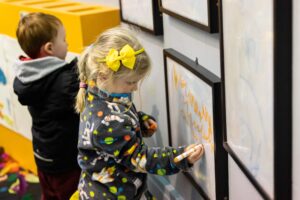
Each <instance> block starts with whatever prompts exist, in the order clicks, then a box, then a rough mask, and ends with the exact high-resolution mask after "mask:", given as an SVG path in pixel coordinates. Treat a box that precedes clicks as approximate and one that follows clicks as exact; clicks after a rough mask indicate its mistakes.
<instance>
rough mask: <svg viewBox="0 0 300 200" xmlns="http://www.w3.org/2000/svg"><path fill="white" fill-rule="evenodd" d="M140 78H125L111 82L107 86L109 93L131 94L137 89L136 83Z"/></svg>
mask: <svg viewBox="0 0 300 200" xmlns="http://www.w3.org/2000/svg"><path fill="white" fill-rule="evenodd" d="M142 78H143V77H142V76H125V77H122V78H119V79H117V80H114V81H112V82H111V83H110V84H108V85H107V87H106V90H107V91H108V92H109V93H132V92H134V91H136V90H137V89H138V83H139V81H140V80H141V79H142Z"/></svg>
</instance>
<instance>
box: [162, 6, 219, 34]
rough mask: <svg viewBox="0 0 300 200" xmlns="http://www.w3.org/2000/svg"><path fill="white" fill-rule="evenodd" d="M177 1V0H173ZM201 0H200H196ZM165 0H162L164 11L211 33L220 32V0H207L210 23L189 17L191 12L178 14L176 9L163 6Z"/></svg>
mask: <svg viewBox="0 0 300 200" xmlns="http://www.w3.org/2000/svg"><path fill="white" fill-rule="evenodd" d="M173 1H176V0H173ZM194 1H199V0H194ZM162 2H163V0H160V4H161V10H162V12H163V13H165V14H168V15H170V16H172V17H175V18H177V19H179V20H181V21H183V22H186V23H188V24H190V25H192V26H195V27H197V28H200V29H201V30H203V31H206V32H209V33H218V32H219V25H218V0H207V17H208V25H206V24H203V23H200V22H197V21H195V20H192V19H190V18H189V16H188V15H189V14H191V13H187V14H186V15H182V14H178V13H176V12H175V11H172V10H171V9H170V8H166V7H164V6H163V3H162Z"/></svg>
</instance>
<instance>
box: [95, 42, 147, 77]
mask: <svg viewBox="0 0 300 200" xmlns="http://www.w3.org/2000/svg"><path fill="white" fill-rule="evenodd" d="M142 52H144V48H142V49H140V50H138V51H134V50H133V48H132V47H131V46H130V45H129V44H126V45H125V46H124V47H123V48H122V49H121V50H120V55H119V52H118V51H117V50H115V49H111V50H110V51H109V52H108V54H107V56H106V57H105V59H102V60H100V61H99V62H105V63H106V65H107V66H108V67H109V68H110V69H111V70H113V71H115V72H116V71H118V70H119V68H120V66H121V62H122V64H123V65H124V66H125V67H127V68H129V69H133V67H134V64H135V60H136V58H135V55H137V54H140V53H142Z"/></svg>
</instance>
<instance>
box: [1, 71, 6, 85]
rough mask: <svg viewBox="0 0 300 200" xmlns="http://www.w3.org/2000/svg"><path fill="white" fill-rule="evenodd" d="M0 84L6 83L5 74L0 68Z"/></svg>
mask: <svg viewBox="0 0 300 200" xmlns="http://www.w3.org/2000/svg"><path fill="white" fill-rule="evenodd" d="M0 83H2V84H3V85H6V83H7V81H6V77H5V74H4V72H3V71H2V69H1V68H0Z"/></svg>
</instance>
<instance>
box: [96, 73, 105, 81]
mask: <svg viewBox="0 0 300 200" xmlns="http://www.w3.org/2000/svg"><path fill="white" fill-rule="evenodd" d="M106 80H107V76H106V75H105V74H104V73H102V72H100V73H99V75H98V77H97V81H102V82H104V81H106Z"/></svg>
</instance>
